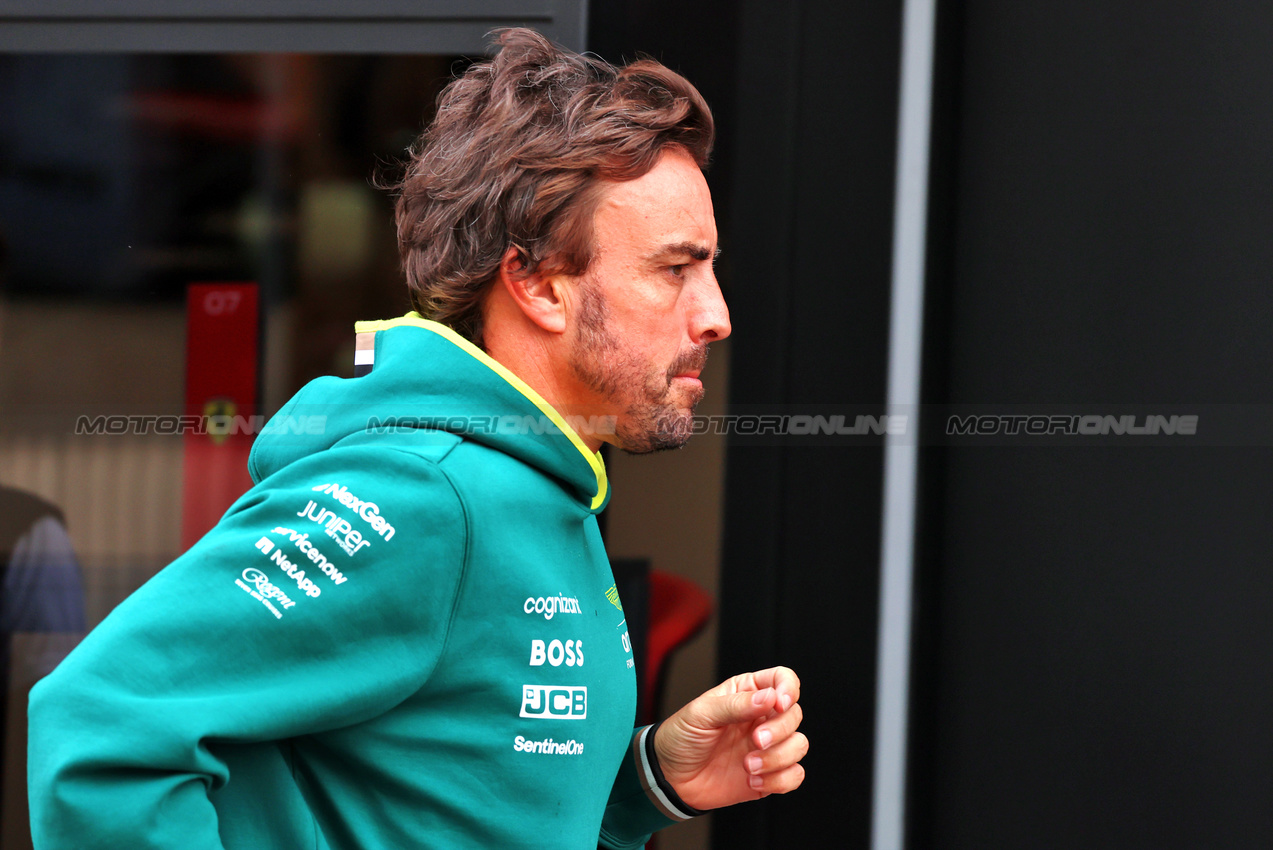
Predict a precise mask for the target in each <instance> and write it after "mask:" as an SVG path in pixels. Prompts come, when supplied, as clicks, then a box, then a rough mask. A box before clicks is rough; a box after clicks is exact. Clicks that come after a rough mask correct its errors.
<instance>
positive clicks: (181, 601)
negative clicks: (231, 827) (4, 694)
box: [29, 449, 465, 850]
mask: <svg viewBox="0 0 1273 850" xmlns="http://www.w3.org/2000/svg"><path fill="white" fill-rule="evenodd" d="M410 460H411V459H410V458H408V457H407V456H406V455H403V454H401V453H397V452H393V453H390V452H370V451H367V450H363V449H341V450H335V451H331V452H327V453H325V454H324V456H323V458H322V460H321V465H320V464H319V463H315V462H310V461H300V462H298V463H296V464H294V465H293V466H292V467H288V469H286V470H284V471H283V472H280V473H279V474H277V475H275V476H273V477H272V478H271V479H269V480H267V481H266V482H263V484H262V485H260V486H258V487H257V488H254V489H253V490H252V491H250V492H249V493H248V494H247V495H245V496H244V497H243V498H242V499H240V500H239V502H237V503H236V504H235V506H234V507H233V508H231V510H230V512H229V513H227V515H226V517H225V518H223V519H222V521H221V522H220V523H219V524H218V526H217V528H216V529H214V530H213V532H212V533H210V534H209V535H208V536H207V537H205V538H204V539H203V540H202V541H200V542H199V543H198V544H196V545H195V546H194V547H192V548H191V549H190V551H189V552H187V553H186V554H185V555H183V556H182V557H181V558H179V559H178V560H177V561H175V562H174V563H172V564H171V565H169V566H168V567H167V568H165V569H164V570H162V571H161V572H160V573H159V575H157V576H156V577H155V578H154V579H152V580H151V581H150V582H148V583H147V584H146V585H145V586H144V587H142V588H141V589H140V590H139V591H138V592H137V593H135V594H134V595H133V596H131V597H130V598H129V599H128V600H126V601H125V602H124V603H123V604H121V605H120V606H119V607H118V608H117V609H116V610H115V611H114V612H113V613H112V614H111V615H110V616H109V617H108V618H107V619H106V620H105V621H103V623H102V625H101V626H99V627H98V629H96V630H95V631H94V632H93V633H92V634H90V635H89V636H88V637H87V638H86V639H85V640H84V642H83V643H81V644H80V646H79V647H78V648H77V649H76V650H75V651H74V652H72V653H71V655H69V656H68V657H67V659H66V661H65V662H63V664H62V665H61V666H59V667H58V669H57V670H55V671H54V672H53V674H52V675H50V676H49V677H47V678H46V679H45V680H43V681H42V682H41V683H40V684H39V685H37V686H36V688H35V689H34V691H33V693H32V697H31V711H30V717H31V721H30V723H31V736H30V758H29V778H30V798H31V814H32V829H33V835H34V837H35V842H36V846H38V847H40V848H42V850H58V848H68V850H69V848H75V850H92V848H107V847H112V848H113V847H128V848H130V850H131V849H132V848H137V849H138V850H143V848H156V849H157V848H173V850H176V848H181V850H220V848H221V847H222V844H221V840H220V837H219V831H218V823H217V812H216V810H215V809H214V807H213V805H212V803H211V802H210V800H209V796H208V795H209V792H210V791H213V790H216V789H218V788H220V787H222V786H223V785H224V784H225V783H226V782H227V781H229V779H230V776H229V769H228V767H227V766H226V763H225V762H224V761H223V760H222V759H221V758H220V757H219V756H218V747H217V746H216V743H217V742H218V741H230V742H256V741H272V740H279V739H284V738H289V737H293V736H297V735H303V734H307V733H317V732H322V731H325V730H329V729H334V728H339V727H342V726H348V725H353V724H356V723H359V722H361V721H363V720H366V719H369V718H371V717H375V716H377V715H378V714H380V713H383V712H384V711H385V710H387V709H388V708H390V707H392V706H394V705H396V704H398V703H399V702H400V701H401V700H403V699H405V698H406V697H407V696H408V695H410V694H411V693H413V692H414V691H416V690H417V689H418V688H419V687H420V686H421V685H422V684H423V682H424V681H425V680H426V679H427V678H428V675H429V673H430V671H431V669H432V664H433V663H434V662H435V661H436V658H437V654H438V651H439V648H440V646H441V643H442V641H443V639H444V637H445V633H446V629H447V627H448V624H449V620H450V616H451V607H452V605H453V602H454V599H455V594H456V593H457V590H458V585H459V582H460V578H461V574H462V568H463V560H464V540H465V530H464V520H463V515H462V512H461V509H460V507H459V503H458V498H457V497H456V496H455V494H454V491H453V490H451V488H450V486H449V482H447V481H446V480H445V478H444V477H443V476H442V475H441V473H440V472H438V471H437V469H436V468H435V467H433V466H432V465H431V464H427V463H424V462H416V463H411V462H410ZM330 482H340V483H342V484H344V485H346V486H348V487H349V489H350V490H351V491H353V492H356V493H358V495H359V496H361V497H362V498H364V499H366V498H368V497H369V496H370V495H374V496H375V498H376V502H377V504H378V506H379V509H380V512H381V515H382V516H386V517H389V518H391V520H392V521H393V523H394V524H395V526H396V530H395V533H394V536H393V537H392V539H389V540H385V539H384V536H385V535H377V534H376V533H375V531H369V529H368V528H367V524H366V523H365V522H364V521H363V520H361V519H360V518H359V517H358V516H357V515H356V514H355V513H354V511H353V510H351V509H349V508H348V507H344V506H342V505H341V504H340V503H339V502H337V501H336V500H335V499H334V498H330V497H326V496H324V495H323V494H320V493H316V492H315V488H316V487H321V486H322V485H323V484H327V483H330ZM324 500H325V501H324ZM315 501H317V502H318V503H319V504H321V505H322V506H323V507H326V508H330V509H332V510H333V516H337V517H344V518H346V519H347V520H349V521H350V524H351V525H352V526H353V527H354V528H362V529H363V530H364V531H368V532H369V539H370V541H371V542H370V544H369V545H368V546H364V547H361V549H360V550H359V551H356V552H355V553H354V554H353V555H349V554H347V553H346V552H345V551H344V550H343V549H342V548H340V547H339V546H338V545H337V542H336V540H334V539H333V538H332V537H329V536H328V535H327V533H326V532H325V526H324V524H322V523H319V522H315V521H311V520H310V519H308V518H306V517H303V516H300V515H299V514H300V513H303V512H304V511H305V509H306V507H307V505H308V504H309V503H310V502H315ZM288 530H291V531H292V532H295V533H298V534H297V538H296V539H294V538H293V537H292V536H291V534H289V533H288ZM306 532H308V537H307V538H306V539H305V543H303V544H302V543H300V542H298V541H299V534H303V533H306ZM315 546H316V547H317V549H318V551H319V552H320V553H321V554H322V556H324V557H325V558H327V559H329V562H330V563H329V566H330V567H331V568H333V569H336V570H339V573H340V575H341V576H343V577H344V579H345V580H344V581H342V582H339V583H337V580H336V579H335V578H333V577H332V576H331V575H329V574H327V573H324V572H323V571H322V570H321V569H320V567H321V564H320V563H319V562H318V561H317V560H316V559H315V558H311V557H309V556H308V555H307V554H306V552H307V551H312V550H313V548H314V547H315ZM425 553H427V555H425ZM276 555H285V556H286V560H287V561H288V563H289V564H290V566H291V569H290V571H289V570H288V567H287V566H285V565H282V564H280V563H279V561H278V560H275V556H276ZM301 570H304V573H305V575H304V576H300V572H301ZM310 582H312V584H313V586H312V587H311V586H310V584H309V583H310ZM271 588H273V590H271ZM315 589H317V590H318V591H319V593H318V594H316V595H311V594H312V593H313V591H314V590H315ZM307 591H308V592H307ZM278 593H281V594H282V596H279V595H277V594H278ZM266 603H269V604H268V605H267V604H266ZM289 603H290V604H289Z"/></svg>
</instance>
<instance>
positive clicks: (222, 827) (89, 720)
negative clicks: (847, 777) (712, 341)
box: [29, 314, 678, 850]
mask: <svg viewBox="0 0 1273 850" xmlns="http://www.w3.org/2000/svg"><path fill="white" fill-rule="evenodd" d="M358 330H359V332H360V342H359V348H360V349H362V352H361V354H360V360H362V361H364V362H365V361H367V360H371V359H372V358H373V354H374V368H372V370H371V371H370V373H369V374H366V375H364V376H362V377H358V378H354V379H340V378H320V379H318V380H316V381H314V382H312V383H310V384H309V385H308V386H306V387H305V388H304V389H302V390H301V392H300V393H298V394H297V395H296V397H294V398H293V399H292V400H291V401H290V402H289V403H288V404H287V405H286V406H285V407H284V408H283V409H282V410H281V411H279V413H278V414H277V415H276V416H275V417H274V418H273V419H272V420H271V421H270V423H269V425H267V426H266V428H265V429H264V431H263V432H262V434H261V435H260V436H259V437H258V439H257V440H256V443H255V445H254V447H253V451H252V457H251V460H250V462H249V468H250V470H251V472H252V476H253V479H254V480H255V481H256V482H257V483H256V486H254V487H253V488H252V489H251V490H249V491H248V492H247V493H246V494H245V495H244V496H243V497H242V498H241V499H239V500H238V501H237V502H236V503H235V504H234V505H233V506H232V507H231V508H230V510H229V511H228V512H227V513H226V515H225V517H224V518H222V520H221V521H220V523H219V524H218V525H217V526H216V528H214V529H213V530H212V531H211V532H210V533H209V534H208V535H207V536H206V537H204V538H203V540H201V541H200V542H199V543H197V544H196V545H195V546H193V547H191V549H190V550H189V551H188V552H186V553H185V554H184V555H182V556H181V557H180V558H178V559H177V560H176V561H174V562H173V563H172V564H170V565H169V566H168V567H166V568H165V569H163V570H162V571H160V573H159V574H158V575H156V576H155V577H154V578H153V579H152V580H151V581H149V582H147V583H146V584H145V585H144V586H143V587H142V588H141V589H139V590H138V591H137V592H136V593H135V594H133V595H132V596H131V597H130V598H129V599H127V600H126V601H125V602H123V603H122V604H121V605H120V606H119V607H118V608H117V609H116V610H115V611H114V612H113V613H112V614H111V615H110V616H109V617H107V618H106V619H105V620H104V621H103V622H102V624H101V625H100V626H99V627H98V628H97V629H95V630H94V631H93V633H92V634H90V635H89V636H88V637H87V638H86V639H85V640H84V642H83V643H82V644H81V645H80V646H79V647H78V648H77V649H76V650H75V651H74V652H72V653H71V655H70V656H69V657H68V658H67V659H66V660H65V661H64V662H63V663H62V665H61V666H60V667H58V669H57V670H56V671H55V672H54V673H53V674H52V675H50V676H49V677H48V678H46V679H45V680H43V681H42V682H40V683H39V684H38V685H37V686H36V688H35V689H34V690H33V691H32V695H31V708H30V717H31V735H30V756H29V784H30V795H31V815H32V829H33V835H34V838H35V845H36V847H37V848H40V850H58V848H68V850H69V848H74V850H91V848H127V850H142V848H180V850H203V848H223V847H224V848H244V850H265V848H285V849H286V850H298V848H333V850H337V848H339V850H378V848H412V850H414V849H415V848H453V847H483V848H514V847H527V848H532V847H533V848H542V847H554V848H556V847H563V848H592V847H595V846H596V845H597V843H598V841H599V840H600V841H601V843H603V844H604V845H606V846H609V847H615V848H626V847H639V846H641V845H642V844H643V843H644V841H645V839H646V837H647V835H648V833H649V832H651V831H653V830H654V829H657V828H660V827H662V826H665V825H667V824H669V823H672V822H673V820H672V819H669V817H667V816H666V814H665V813H669V814H671V815H673V816H676V815H678V813H677V812H676V811H675V809H673V810H671V811H670V812H668V810H667V808H666V803H667V800H666V799H664V798H662V797H661V795H659V794H658V793H657V790H656V791H655V792H654V793H653V794H652V795H651V794H647V792H645V791H644V790H643V788H644V787H649V786H650V784H651V783H650V781H649V770H648V765H643V764H642V755H643V748H642V747H640V746H636V747H633V746H632V740H633V736H634V733H633V729H632V718H633V714H634V704H635V689H636V682H635V676H634V672H633V662H632V654H631V648H630V644H629V641H628V637H627V624H626V621H625V618H624V613H623V610H622V607H621V604H620V600H619V598H618V594H617V593H616V592H615V589H614V580H613V578H612V576H611V573H610V567H609V562H608V560H607V558H606V554H605V550H604V548H603V545H602V542H601V537H600V534H599V533H598V528H597V521H596V513H597V512H598V511H600V510H601V509H602V508H604V507H605V504H606V501H607V497H608V492H607V482H606V474H605V468H604V466H603V464H602V462H601V459H600V456H599V455H597V454H594V453H593V452H590V451H588V449H587V448H586V447H585V445H584V444H583V442H582V441H581V440H580V439H579V437H578V436H577V434H576V432H575V431H574V430H572V429H571V428H570V427H569V425H568V424H567V423H566V422H565V421H563V419H562V417H561V416H560V415H559V414H558V413H557V412H556V411H554V410H553V409H552V408H551V407H550V406H549V405H548V404H547V403H546V402H545V401H544V400H543V399H542V398H541V397H540V396H539V395H538V394H536V393H535V391H534V390H532V389H530V387H528V386H526V385H525V384H524V383H523V382H522V381H520V380H519V379H518V378H516V377H515V376H514V375H512V374H511V373H510V372H508V370H507V369H505V368H504V367H503V366H501V365H500V364H499V363H497V362H495V361H494V360H492V359H491V358H489V357H488V356H486V355H485V354H484V353H483V352H482V351H480V350H479V349H477V348H476V347H474V346H473V345H472V344H470V343H469V342H467V341H465V340H463V339H462V338H460V337H459V336H457V335H456V334H455V333H454V332H452V331H450V330H449V329H447V328H445V327H443V326H442V325H438V324H435V323H433V322H428V321H425V320H423V319H420V318H419V317H418V316H416V315H414V314H412V315H408V316H407V317H405V318H403V319H396V320H393V321H389V322H375V323H360V325H359V328H358ZM373 334H374V336H372V335H373ZM369 352H370V353H369ZM616 773H617V776H616ZM656 798H657V800H658V803H659V804H656V802H655V799H656Z"/></svg>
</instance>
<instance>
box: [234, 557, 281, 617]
mask: <svg viewBox="0 0 1273 850" xmlns="http://www.w3.org/2000/svg"><path fill="white" fill-rule="evenodd" d="M234 583H235V584H237V585H238V586H239V587H241V588H243V590H245V591H247V592H248V593H250V594H252V597H253V598H255V599H258V600H260V602H261V604H262V605H264V606H265V607H266V608H269V609H270V612H271V613H273V614H274V616H275V617H277V618H278V619H282V618H283V614H282V612H281V611H279V610H278V608H276V607H274V603H273V602H271V601H270V600H276V601H277V602H278V603H279V604H280V605H282V606H283V608H284V609H287V608H291V607H292V606H293V605H295V604H296V603H295V602H294V601H293V600H292V599H291V598H289V597H288V595H287V594H286V593H284V592H283V590H282V589H281V588H279V587H278V586H277V585H275V584H274V583H273V582H272V581H270V579H269V576H267V575H266V574H265V573H263V572H261V571H260V570H258V569H256V568H255V567H248V568H247V569H246V570H244V571H243V577H242V578H236V579H235V580H234Z"/></svg>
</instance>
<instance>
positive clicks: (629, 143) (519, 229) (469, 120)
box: [394, 28, 715, 345]
mask: <svg viewBox="0 0 1273 850" xmlns="http://www.w3.org/2000/svg"><path fill="white" fill-rule="evenodd" d="M494 35H495V37H496V38H495V41H496V43H497V44H498V45H500V47H501V49H500V51H499V53H498V54H496V55H495V57H494V58H493V59H491V60H489V61H484V62H479V63H477V64H475V65H473V66H471V67H470V68H469V69H468V70H467V71H465V72H464V74H463V75H462V76H460V77H458V78H457V79H455V80H452V81H451V82H450V83H449V84H448V85H447V87H446V88H445V89H443V91H442V93H441V95H439V97H438V109H437V115H436V117H435V118H434V120H433V122H432V123H431V124H430V125H429V127H428V128H427V129H426V130H425V131H424V134H423V135H422V136H421V137H420V139H419V140H418V141H417V142H416V144H415V145H414V146H413V148H412V150H411V158H410V162H409V163H408V165H407V170H406V173H405V175H404V177H403V179H402V181H401V182H400V183H398V184H397V186H395V187H394V188H395V189H396V191H397V193H398V200H397V209H396V213H397V225H398V250H399V253H400V254H401V256H402V266H403V271H404V272H405V274H406V278H407V285H408V286H409V287H410V289H411V300H412V304H413V305H414V307H415V308H416V310H418V311H419V312H420V313H421V314H422V315H424V316H425V317H427V318H430V319H434V320H436V321H439V322H442V323H443V324H446V325H449V326H450V327H451V328H453V329H454V330H455V331H457V332H458V333H460V334H461V335H463V336H465V337H467V338H468V339H470V340H472V341H473V342H475V343H476V344H478V345H481V344H482V309H481V308H482V299H483V296H484V295H485V292H486V287H487V284H489V283H490V282H491V281H492V280H493V279H494V278H495V276H496V273H497V272H498V270H499V266H500V262H501V260H502V259H503V257H504V255H505V253H506V252H507V251H508V249H509V248H510V247H515V248H517V249H518V250H519V252H520V253H521V256H522V261H523V271H524V272H526V273H530V272H534V271H546V272H551V273H564V274H571V275H577V274H582V273H583V272H584V271H585V270H586V269H587V268H588V264H589V263H590V262H591V259H592V254H593V244H592V242H593V238H592V237H593V234H592V220H593V214H594V213H595V211H596V205H597V202H598V200H599V199H600V188H601V186H602V185H603V184H602V183H601V181H606V180H610V181H613V180H633V179H635V178H637V177H640V176H642V175H644V174H645V173H646V172H648V171H649V170H650V169H652V168H653V167H654V165H655V164H656V163H657V161H658V159H659V156H660V154H661V153H662V152H663V150H664V149H665V148H668V147H669V146H676V147H680V148H684V149H685V150H686V151H688V152H689V154H690V155H691V156H692V157H693V158H694V160H695V161H696V162H697V163H698V165H699V167H700V168H705V167H706V166H707V162H708V158H709V156H710V154H711V150H712V141H713V136H714V134H715V127H714V124H713V121H712V113H711V110H710V109H708V106H707V103H706V101H704V100H703V96H702V95H700V94H699V93H698V90H697V89H695V88H694V86H693V85H691V84H690V83H689V81H688V80H686V79H685V78H684V77H682V76H681V75H680V74H677V73H676V72H674V71H672V70H670V69H668V68H666V67H664V66H663V65H661V64H660V63H658V62H656V61H654V60H652V59H640V60H638V61H636V62H633V63H631V64H629V65H627V66H625V67H622V68H616V67H615V66H613V65H611V64H609V63H607V62H605V61H602V60H601V59H598V58H596V57H593V56H582V55H579V54H577V53H573V52H570V51H568V50H565V49H562V48H560V47H557V46H555V45H553V44H552V43H551V42H549V41H548V40H547V39H546V38H544V37H543V36H542V35H540V34H539V33H536V32H534V31H533V30H528V29H520V28H519V29H506V30H499V31H497V32H496V33H495V34H494Z"/></svg>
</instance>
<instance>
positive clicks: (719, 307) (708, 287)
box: [690, 272, 731, 345]
mask: <svg viewBox="0 0 1273 850" xmlns="http://www.w3.org/2000/svg"><path fill="white" fill-rule="evenodd" d="M706 278H707V279H706V280H705V281H704V282H703V291H702V294H701V295H700V297H699V302H698V304H697V305H696V309H695V311H694V315H693V317H692V318H691V325H690V337H691V339H692V340H693V341H694V343H695V344H697V345H706V344H708V343H709V342H718V341H720V340H722V339H724V338H725V337H727V336H729V333H730V330H731V328H730V325H729V307H728V306H726V304H725V296H724V295H723V294H722V293H721V291H720V284H719V283H717V282H716V275H715V273H713V272H709V273H708V274H707V276H706Z"/></svg>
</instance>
